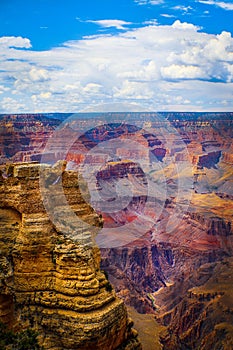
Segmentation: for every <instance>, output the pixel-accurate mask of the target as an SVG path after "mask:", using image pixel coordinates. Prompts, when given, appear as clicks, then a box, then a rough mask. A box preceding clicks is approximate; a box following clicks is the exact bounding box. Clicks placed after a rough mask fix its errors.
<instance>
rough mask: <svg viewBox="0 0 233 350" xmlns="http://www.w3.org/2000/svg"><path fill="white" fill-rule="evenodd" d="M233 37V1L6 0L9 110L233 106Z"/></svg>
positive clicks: (0, 21)
mask: <svg viewBox="0 0 233 350" xmlns="http://www.w3.org/2000/svg"><path fill="white" fill-rule="evenodd" d="M232 35H233V1H217V0H192V1H191V0H190V1H182V0H181V1H177V0H175V1H163V0H101V1H98V0H85V1H79V0H56V1H55V0H34V1H31V0H30V1H29V0H24V1H18V0H1V2H0V113H24V112H25V113H27V112H32V113H36V112H78V111H82V110H85V109H88V108H89V109H92V108H93V110H95V108H97V109H98V108H100V109H101V108H102V109H103V110H117V109H121V110H124V109H125V110H154V111H162V110H175V111H202V110H203V111H232V110H233V39H232ZM96 106H101V107H96Z"/></svg>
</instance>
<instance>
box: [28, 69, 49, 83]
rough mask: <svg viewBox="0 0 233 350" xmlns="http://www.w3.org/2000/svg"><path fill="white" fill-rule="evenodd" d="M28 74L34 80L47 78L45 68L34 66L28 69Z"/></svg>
mask: <svg viewBox="0 0 233 350" xmlns="http://www.w3.org/2000/svg"><path fill="white" fill-rule="evenodd" d="M29 76H30V78H31V80H32V81H34V82H39V81H46V80H48V79H49V77H48V72H47V71H46V70H45V69H37V68H35V67H33V68H32V69H31V70H30V72H29Z"/></svg>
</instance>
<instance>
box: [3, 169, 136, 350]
mask: <svg viewBox="0 0 233 350" xmlns="http://www.w3.org/2000/svg"><path fill="white" fill-rule="evenodd" d="M64 167H65V164H63V163H59V164H58V165H57V167H55V168H51V167H49V166H45V165H40V164H35V163H32V164H25V163H24V164H13V165H10V166H7V167H3V168H2V169H1V176H0V188H1V193H2V194H3V195H2V196H1V201H0V215H1V221H0V222H1V230H0V235H1V240H0V305H1V306H0V320H1V321H3V322H4V323H7V324H8V325H9V326H10V327H12V328H13V329H15V330H17V329H19V327H20V328H21V329H22V328H26V327H28V326H30V327H32V328H34V329H35V330H37V331H38V333H39V334H40V336H39V341H40V344H41V345H43V346H44V347H45V349H56V350H65V349H69V350H71V349H79V350H90V349H93V350H96V349H102V350H104V349H106V350H110V349H122V350H123V349H127V350H131V349H141V347H140V344H139V342H138V340H137V333H136V331H134V330H133V329H132V321H131V320H129V319H128V317H127V311H126V308H125V306H124V303H123V301H122V300H120V299H119V298H117V297H116V295H115V292H114V290H113V289H112V287H111V285H110V284H109V282H108V281H107V280H106V277H105V275H104V273H103V272H102V271H101V270H100V251H99V249H98V247H97V246H96V245H95V243H94V241H91V240H90V239H91V238H90V233H88V232H86V233H84V232H83V231H82V230H81V229H80V228H76V235H75V240H73V239H71V238H70V236H69V235H68V234H67V235H66V234H64V231H63V229H61V227H59V228H58V229H56V228H55V226H54V225H53V223H52V221H51V220H50V218H49V216H48V213H47V212H46V211H45V208H44V205H43V202H42V198H41V194H42V192H41V188H40V182H39V174H40V171H41V170H42V171H43V174H45V180H46V181H50V180H51V178H54V177H55V178H56V177H57V175H58V171H60V173H61V178H60V185H62V187H63V191H64V194H65V196H66V198H67V201H68V202H67V203H68V207H69V208H71V207H72V210H73V212H74V213H78V214H79V217H80V218H81V219H82V220H83V221H85V222H87V223H90V224H91V225H93V226H95V227H96V228H97V229H98V228H99V227H101V226H102V220H101V219H100V217H99V216H98V215H97V214H96V213H95V212H94V210H93V209H92V208H91V207H90V206H89V205H88V204H87V203H86V202H85V201H84V200H83V199H82V197H81V195H80V190H79V186H80V181H81V180H80V179H79V178H78V174H77V173H74V172H65V171H64ZM3 175H4V176H3ZM46 191H47V195H48V193H49V192H50V191H53V194H54V197H53V204H54V208H55V210H56V214H57V215H58V214H59V213H64V212H67V208H66V207H64V205H63V203H62V201H61V200H60V199H59V198H60V193H59V191H58V187H57V183H56V184H55V183H54V181H53V182H52V183H51V182H48V184H47V188H46ZM68 222H69V221H68ZM71 228H72V222H70V223H69V224H67V223H66V232H67V233H68V232H69V229H71ZM84 236H85V237H84Z"/></svg>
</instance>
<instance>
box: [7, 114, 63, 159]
mask: <svg viewBox="0 0 233 350" xmlns="http://www.w3.org/2000/svg"><path fill="white" fill-rule="evenodd" d="M59 124H60V121H59V120H57V119H50V118H47V117H46V116H44V115H41V114H40V115H33V114H23V115H6V116H3V117H2V118H1V117H0V144H1V149H0V154H1V158H6V159H7V158H8V159H9V158H11V159H12V160H13V161H23V160H24V159H30V156H31V155H32V154H34V153H41V152H43V148H44V146H45V144H46V141H47V140H48V137H49V136H50V135H51V133H52V132H53V130H54V129H55V128H56V127H57V126H58V125H59Z"/></svg>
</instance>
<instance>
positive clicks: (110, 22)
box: [86, 19, 132, 29]
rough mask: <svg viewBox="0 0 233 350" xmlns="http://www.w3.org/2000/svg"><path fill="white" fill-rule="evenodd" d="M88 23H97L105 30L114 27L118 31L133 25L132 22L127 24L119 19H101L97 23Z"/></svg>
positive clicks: (91, 21)
mask: <svg viewBox="0 0 233 350" xmlns="http://www.w3.org/2000/svg"><path fill="white" fill-rule="evenodd" d="M86 22H90V23H95V24H98V25H99V26H101V27H104V28H111V27H114V28H117V29H125V26H127V25H129V24H132V23H131V22H126V21H122V20H119V19H101V20H96V21H94V20H88V21H86Z"/></svg>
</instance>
